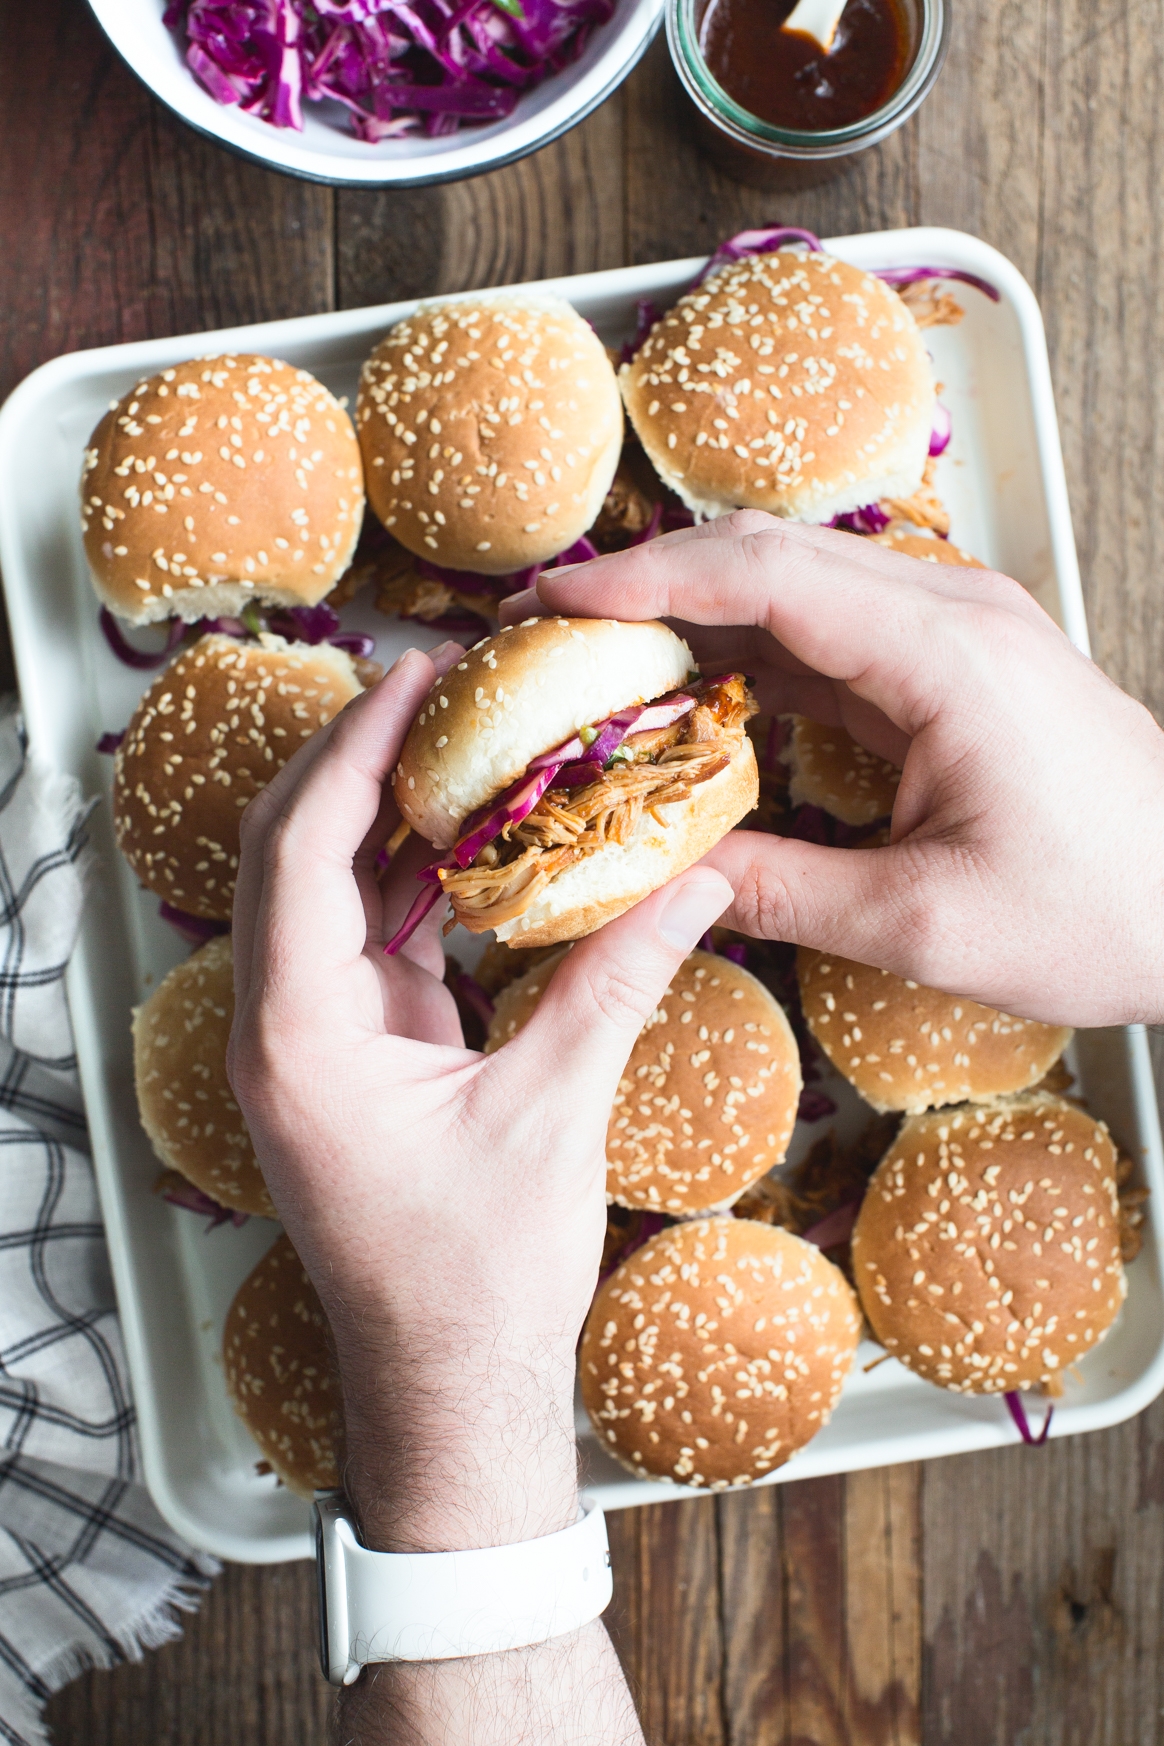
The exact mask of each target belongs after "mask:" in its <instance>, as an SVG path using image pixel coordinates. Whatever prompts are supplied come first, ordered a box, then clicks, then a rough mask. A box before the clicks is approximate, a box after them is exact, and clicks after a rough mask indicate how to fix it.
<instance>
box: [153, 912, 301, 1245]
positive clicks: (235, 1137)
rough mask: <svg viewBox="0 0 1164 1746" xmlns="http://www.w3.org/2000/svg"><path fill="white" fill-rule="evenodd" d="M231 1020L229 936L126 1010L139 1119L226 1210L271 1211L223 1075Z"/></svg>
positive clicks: (161, 1150)
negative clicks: (130, 1010) (129, 1014)
mask: <svg viewBox="0 0 1164 1746" xmlns="http://www.w3.org/2000/svg"><path fill="white" fill-rule="evenodd" d="M233 1018H234V958H233V955H232V952H231V943H230V935H229V934H222V935H220V936H219V938H218V939H216V940H207V942H206V944H205V945H204V946H200V947H199V948H198V950H197V951H196V952H192V953H191V955H190V956H189V957H188V958H187V959H186V960H185V962H184V963H181V964H177V965H175V967H174V968H173V969H172V970H171V971H170V973H169V975H168V976H165V977H163V979H162V981H161V982H160V983H159V984H158V986H157V987H156V988H155V989H154V991H153V993H152V994H151V995H150V997H149V999H148V1000H146V1001H143V1003H142V1005H141V1006H139V1007H137V1008H136V1010H135V1012H134V1015H133V1080H134V1087H135V1089H136V1091H137V1107H138V1113H139V1115H140V1116H141V1125H142V1127H143V1128H144V1129H145V1131H146V1133H147V1134H148V1135H149V1137H150V1144H151V1145H152V1146H153V1149H154V1151H155V1152H156V1153H157V1155H158V1157H159V1158H160V1159H161V1161H162V1163H163V1164H166V1165H168V1166H169V1168H170V1169H171V1170H177V1171H179V1172H180V1173H181V1175H183V1176H184V1177H185V1178H186V1180H187V1182H192V1183H193V1184H194V1186H195V1188H200V1189H201V1190H202V1192H203V1194H208V1195H209V1196H210V1197H211V1199H212V1200H216V1201H217V1202H218V1204H219V1205H220V1206H225V1207H227V1208H229V1210H230V1211H231V1212H244V1213H252V1214H254V1215H256V1216H257V1217H259V1218H265V1219H273V1218H275V1217H276V1213H275V1207H274V1204H273V1202H272V1200H271V1196H270V1193H269V1191H268V1188H267V1185H266V1183H265V1182H264V1181H263V1173H262V1171H261V1170H260V1169H259V1161H258V1159H257V1158H256V1157H255V1149H254V1147H253V1146H252V1145H251V1137H250V1134H249V1133H248V1132H247V1125H246V1122H245V1121H244V1120H243V1116H242V1111H241V1110H240V1109H239V1106H238V1104H237V1103H236V1101H235V1096H234V1092H233V1091H232V1090H231V1085H230V1081H229V1079H228V1078H227V1076H226V1045H227V1042H228V1041H229V1038H230V1026H231V1021H232V1019H233Z"/></svg>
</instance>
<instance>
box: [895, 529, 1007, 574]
mask: <svg viewBox="0 0 1164 1746" xmlns="http://www.w3.org/2000/svg"><path fill="white" fill-rule="evenodd" d="M868 538H869V539H871V540H872V541H873V544H874V545H875V546H889V547H890V549H891V550H892V551H895V552H904V553H905V555H906V557H907V558H921V559H922V560H923V562H924V563H927V564H960V565H961V566H962V567H963V568H964V569H967V570H984V569H985V568H986V566H985V564H980V563H979V561H978V559H977V558H974V557H972V556H971V555H970V553H969V552H964V551H963V550H962V548H961V546H956V545H954V543H953V541H952V540H944V539H941V538H940V537H939V536H938V535H937V534H924V533H919V532H918V530H917V529H916V528H903V527H887V528H886V529H885V530H884V532H882V533H879V534H870V535H868Z"/></svg>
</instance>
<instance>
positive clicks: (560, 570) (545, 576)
mask: <svg viewBox="0 0 1164 1746" xmlns="http://www.w3.org/2000/svg"><path fill="white" fill-rule="evenodd" d="M581 568H582V566H581V564H559V565H558V566H557V567H556V568H555V569H553V570H543V571H542V578H541V579H542V581H543V582H556V581H557V580H558V577H559V576H568V575H569V574H570V571H571V570H580V569H581Z"/></svg>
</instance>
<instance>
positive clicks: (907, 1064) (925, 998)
mask: <svg viewBox="0 0 1164 1746" xmlns="http://www.w3.org/2000/svg"><path fill="white" fill-rule="evenodd" d="M796 972H797V978H798V980H799V983H800V1000H801V1006H802V1008H803V1011H804V1017H805V1020H806V1021H807V1024H808V1028H809V1030H810V1031H811V1032H812V1034H813V1036H814V1037H815V1038H816V1040H817V1042H818V1043H819V1044H820V1046H821V1048H822V1049H823V1050H824V1052H825V1054H826V1055H827V1056H828V1058H829V1060H830V1061H831V1062H832V1064H833V1066H834V1067H835V1068H836V1069H837V1071H838V1072H839V1073H843V1074H844V1076H845V1078H846V1079H847V1080H848V1081H849V1083H850V1084H851V1085H853V1086H855V1088H856V1089H857V1090H858V1091H859V1092H860V1094H861V1096H862V1097H863V1098H864V1099H865V1101H866V1102H867V1103H870V1104H872V1106H873V1108H874V1109H876V1110H881V1111H882V1112H884V1111H886V1110H906V1111H909V1112H911V1113H913V1112H918V1111H921V1110H926V1109H932V1108H935V1107H938V1106H940V1105H942V1104H948V1103H963V1102H971V1103H981V1102H985V1101H987V1100H990V1099H993V1098H998V1097H1002V1096H1005V1095H1006V1094H1008V1093H1010V1092H1017V1091H1026V1090H1028V1089H1029V1088H1030V1087H1032V1086H1034V1085H1037V1084H1038V1082H1039V1080H1040V1079H1042V1078H1043V1077H1044V1075H1045V1074H1046V1073H1048V1072H1049V1070H1050V1069H1051V1068H1052V1067H1053V1066H1054V1064H1055V1062H1056V1061H1057V1060H1058V1059H1059V1057H1060V1055H1061V1054H1062V1053H1063V1051H1064V1049H1065V1048H1066V1047H1067V1045H1068V1043H1069V1042H1070V1041H1071V1037H1072V1034H1073V1033H1072V1032H1071V1030H1070V1029H1068V1028H1067V1027H1066V1026H1064V1025H1045V1024H1040V1023H1039V1021H1038V1020H1037V1019H1023V1018H1012V1017H1010V1015H1009V1014H1007V1013H1004V1012H997V1011H996V1010H995V1008H994V1007H992V1006H983V1005H981V1004H980V1003H979V1002H978V1001H976V1000H967V999H966V998H965V996H963V995H958V994H944V993H942V991H941V990H940V989H937V988H923V987H921V986H920V985H919V984H918V983H916V982H908V981H905V980H904V979H903V978H902V977H900V976H894V975H893V973H892V972H891V971H889V970H875V969H873V968H872V967H871V966H870V965H868V964H857V963H853V962H852V961H850V960H849V959H847V958H838V957H837V956H836V955H835V953H832V952H820V951H817V950H816V949H815V948H813V947H809V946H801V947H800V949H799V951H798V952H797V955H796Z"/></svg>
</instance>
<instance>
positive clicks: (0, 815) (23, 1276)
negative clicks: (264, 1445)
mask: <svg viewBox="0 0 1164 1746" xmlns="http://www.w3.org/2000/svg"><path fill="white" fill-rule="evenodd" d="M86 812H87V809H86V807H85V805H84V803H83V801H82V798H81V794H80V791H79V790H78V789H77V787H76V785H75V784H74V783H73V782H71V781H70V780H68V779H67V778H65V777H62V776H60V775H58V774H56V773H55V772H54V771H52V770H49V769H47V768H45V767H44V766H42V765H41V764H40V763H39V762H38V761H37V760H36V759H35V758H34V757H32V756H30V754H29V752H28V748H27V746H26V743H25V739H24V733H23V730H22V727H21V723H20V718H19V716H18V714H17V713H16V706H15V703H14V702H13V701H12V700H7V701H0V1741H5V1742H10V1743H12V1746H28V1743H30V1742H34V1741H35V1742H40V1741H43V1740H45V1739H46V1738H47V1736H46V1734H45V1731H44V1728H43V1725H42V1723H41V1719H40V1718H41V1712H42V1708H43V1705H44V1701H45V1699H46V1698H47V1697H48V1696H49V1694H50V1693H51V1692H53V1691H55V1690H56V1689H57V1688H58V1687H59V1686H61V1685H64V1684H65V1682H66V1681H67V1680H69V1679H72V1678H74V1677H75V1676H76V1674H78V1673H79V1672H81V1671H82V1670H83V1669H84V1668H86V1667H94V1666H96V1667H108V1666H110V1665H111V1664H112V1663H113V1662H115V1661H119V1660H122V1659H124V1658H127V1657H128V1658H132V1659H138V1658H140V1656H141V1655H142V1652H143V1651H144V1650H146V1649H151V1648H155V1647H156V1646H157V1645H159V1644H161V1643H165V1642H167V1641H169V1640H170V1639H171V1638H173V1637H176V1636H177V1635H178V1634H179V1625H178V1620H177V1614H178V1612H180V1611H186V1612H189V1611H192V1610H193V1608H194V1607H196V1606H197V1604H198V1597H199V1594H200V1592H201V1590H202V1589H204V1588H205V1587H206V1584H207V1581H208V1579H209V1578H210V1577H211V1576H212V1575H213V1574H214V1573H215V1570H216V1568H217V1567H216V1565H215V1563H214V1561H213V1560H212V1559H209V1558H205V1557H202V1556H200V1555H199V1554H197V1553H194V1552H192V1551H191V1550H190V1548H189V1547H188V1546H186V1545H184V1544H183V1543H182V1541H181V1540H179V1539H178V1537H177V1536H176V1535H175V1534H172V1533H171V1532H170V1530H169V1529H168V1528H167V1527H166V1525H165V1524H164V1523H163V1522H162V1520H161V1518H160V1517H159V1515H158V1513H157V1511H156V1510H155V1509H154V1506H153V1504H152V1503H151V1502H150V1499H149V1497H148V1495H147V1493H146V1491H145V1488H144V1487H143V1486H142V1485H140V1484H139V1483H138V1474H139V1468H138V1457H137V1446H136V1437H135V1431H134V1414H133V1402H132V1399H131V1396H130V1391H129V1378H128V1375H127V1373H126V1367H125V1356H124V1353H123V1351H122V1347H121V1331H120V1328H119V1326H118V1322H117V1312H116V1309H115V1307H114V1300H113V1287H112V1284H111V1282H110V1277H109V1266H108V1260H107V1257H106V1252H105V1237H104V1233H103V1230H102V1225H101V1214H100V1211H99V1209H98V1205H97V1192H96V1188H95V1185H94V1181H93V1169H92V1165H91V1164H90V1162H89V1158H88V1156H87V1146H88V1139H87V1135H86V1131H85V1113H84V1109H83V1106H82V1103H81V1095H80V1091H79V1089H78V1086H77V1079H76V1068H75V1062H74V1058H73V1052H72V1051H73V1041H72V1032H71V1029H70V1025H69V1014H68V1008H67V1006H66V1003H65V990H64V983H63V980H62V978H63V975H64V969H65V965H66V964H67V962H68V958H69V953H70V952H71V951H72V948H73V943H74V941H75V939H76V934H77V925H78V922H79V921H80V916H81V905H82V901H83V897H84V872H85V868H84V859H85V817H86Z"/></svg>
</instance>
